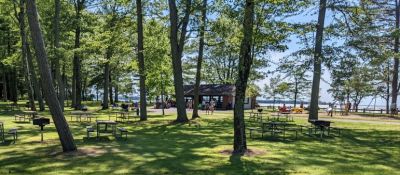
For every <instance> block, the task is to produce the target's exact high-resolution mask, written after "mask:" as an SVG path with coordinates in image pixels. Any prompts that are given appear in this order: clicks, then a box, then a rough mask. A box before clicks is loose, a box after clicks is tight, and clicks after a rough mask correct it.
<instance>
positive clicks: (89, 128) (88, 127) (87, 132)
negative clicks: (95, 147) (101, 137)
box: [86, 126, 94, 138]
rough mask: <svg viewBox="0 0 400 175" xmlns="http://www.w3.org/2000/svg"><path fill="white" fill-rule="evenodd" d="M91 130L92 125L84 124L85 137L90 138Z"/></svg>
mask: <svg viewBox="0 0 400 175" xmlns="http://www.w3.org/2000/svg"><path fill="white" fill-rule="evenodd" d="M91 132H94V128H93V126H86V135H87V138H90V133H91Z"/></svg>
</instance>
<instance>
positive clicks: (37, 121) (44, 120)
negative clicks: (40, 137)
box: [33, 117, 50, 126]
mask: <svg viewBox="0 0 400 175" xmlns="http://www.w3.org/2000/svg"><path fill="white" fill-rule="evenodd" d="M48 124H50V119H48V118H44V117H41V118H37V119H33V125H38V126H45V125H48Z"/></svg>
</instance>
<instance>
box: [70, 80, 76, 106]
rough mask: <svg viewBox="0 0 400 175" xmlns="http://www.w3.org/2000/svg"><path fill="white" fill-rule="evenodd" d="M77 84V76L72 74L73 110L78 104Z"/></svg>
mask: <svg viewBox="0 0 400 175" xmlns="http://www.w3.org/2000/svg"><path fill="white" fill-rule="evenodd" d="M75 86H76V84H75V74H74V73H72V84H71V91H72V94H71V108H74V106H75V104H76V88H75Z"/></svg>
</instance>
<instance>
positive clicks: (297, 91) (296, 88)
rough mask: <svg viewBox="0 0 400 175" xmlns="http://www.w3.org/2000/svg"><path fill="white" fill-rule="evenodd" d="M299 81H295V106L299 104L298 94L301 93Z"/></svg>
mask: <svg viewBox="0 0 400 175" xmlns="http://www.w3.org/2000/svg"><path fill="white" fill-rule="evenodd" d="M298 86H299V82H298V81H297V80H295V82H294V107H296V104H297V95H298V94H299V87H298Z"/></svg>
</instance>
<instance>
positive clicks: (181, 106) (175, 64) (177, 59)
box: [168, 0, 192, 122]
mask: <svg viewBox="0 0 400 175" xmlns="http://www.w3.org/2000/svg"><path fill="white" fill-rule="evenodd" d="M184 2H186V3H185V5H186V9H185V16H184V17H183V19H182V21H181V23H179V22H178V20H179V19H178V9H177V7H176V2H175V0H168V5H169V10H170V13H169V17H170V21H171V30H170V43H171V58H172V69H173V75H174V87H175V98H176V108H177V113H178V115H177V118H176V122H187V121H189V119H188V118H187V115H186V103H185V98H184V94H183V77H182V53H183V48H184V44H185V40H186V31H187V26H188V23H189V15H190V9H191V4H192V2H191V0H186V1H184ZM179 27H182V28H181V32H180V37H179V38H178V33H179Z"/></svg>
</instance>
